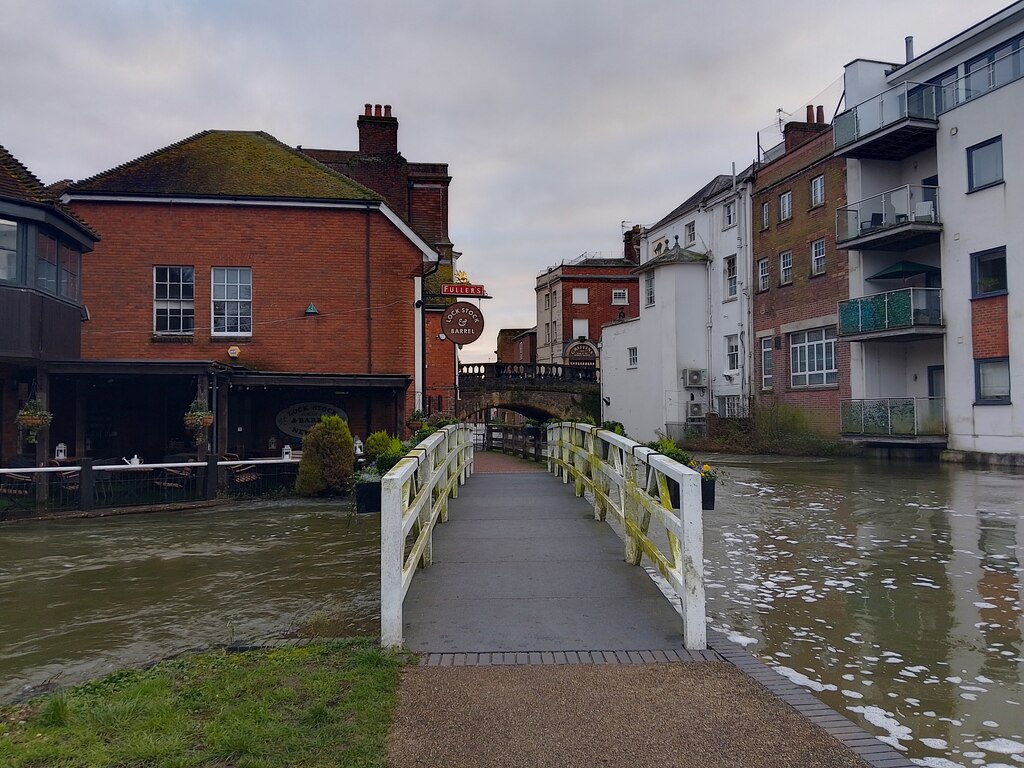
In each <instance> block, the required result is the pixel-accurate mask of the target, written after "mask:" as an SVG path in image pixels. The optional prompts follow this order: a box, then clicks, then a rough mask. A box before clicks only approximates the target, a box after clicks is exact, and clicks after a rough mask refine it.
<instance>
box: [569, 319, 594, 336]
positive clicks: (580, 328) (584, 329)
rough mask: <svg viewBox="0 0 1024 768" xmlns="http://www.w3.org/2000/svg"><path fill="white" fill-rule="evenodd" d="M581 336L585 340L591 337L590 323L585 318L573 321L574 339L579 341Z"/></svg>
mask: <svg viewBox="0 0 1024 768" xmlns="http://www.w3.org/2000/svg"><path fill="white" fill-rule="evenodd" d="M580 336H582V337H583V338H584V339H585V338H587V337H588V336H590V321H589V320H587V318H585V317H575V318H573V321H572V337H573V338H574V339H578V338H580Z"/></svg>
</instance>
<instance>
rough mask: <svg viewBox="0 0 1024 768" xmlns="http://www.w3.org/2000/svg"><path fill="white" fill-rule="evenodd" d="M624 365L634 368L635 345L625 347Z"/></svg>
mask: <svg viewBox="0 0 1024 768" xmlns="http://www.w3.org/2000/svg"><path fill="white" fill-rule="evenodd" d="M626 367H627V368H636V347H626Z"/></svg>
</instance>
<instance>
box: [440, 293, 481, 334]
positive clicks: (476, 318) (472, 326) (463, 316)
mask: <svg viewBox="0 0 1024 768" xmlns="http://www.w3.org/2000/svg"><path fill="white" fill-rule="evenodd" d="M441 332H442V333H444V335H445V338H446V339H448V341H451V342H454V343H455V344H472V343H473V342H474V341H476V340H477V339H479V338H480V334H481V333H483V332H484V313H483V312H481V311H480V309H479V307H476V306H474V305H472V304H469V303H467V302H465V301H457V302H455V303H454V304H452V305H451V306H450V307H448V309H446V310H445V311H444V314H443V315H441Z"/></svg>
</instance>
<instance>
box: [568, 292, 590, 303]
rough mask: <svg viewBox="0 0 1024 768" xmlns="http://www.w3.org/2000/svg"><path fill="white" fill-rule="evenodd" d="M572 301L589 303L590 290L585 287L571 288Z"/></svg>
mask: <svg viewBox="0 0 1024 768" xmlns="http://www.w3.org/2000/svg"><path fill="white" fill-rule="evenodd" d="M572 303H573V304H589V303H590V291H589V289H587V288H573V289H572Z"/></svg>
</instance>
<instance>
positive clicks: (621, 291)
mask: <svg viewBox="0 0 1024 768" xmlns="http://www.w3.org/2000/svg"><path fill="white" fill-rule="evenodd" d="M624 304H629V288H612V306H620V305H624Z"/></svg>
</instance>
